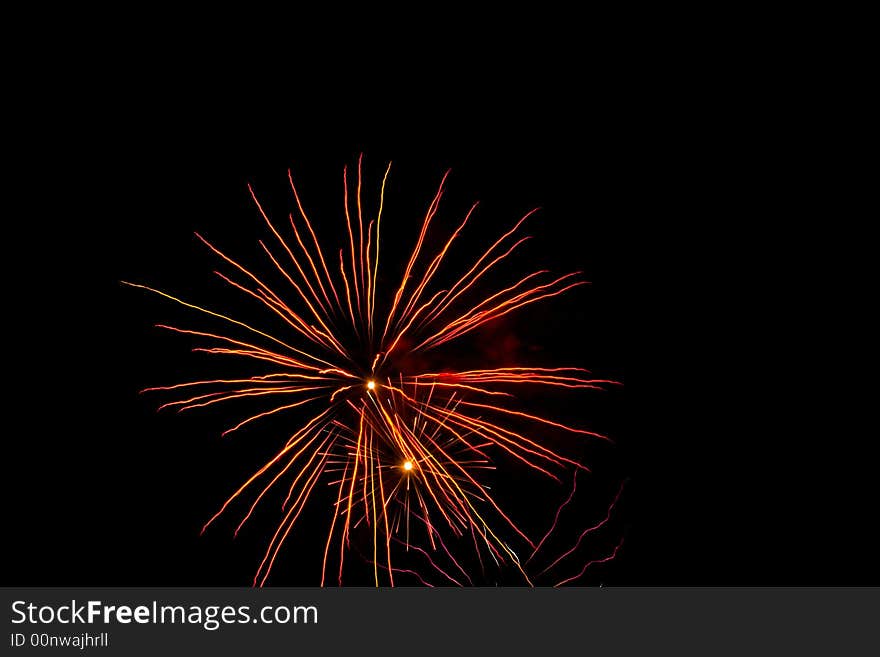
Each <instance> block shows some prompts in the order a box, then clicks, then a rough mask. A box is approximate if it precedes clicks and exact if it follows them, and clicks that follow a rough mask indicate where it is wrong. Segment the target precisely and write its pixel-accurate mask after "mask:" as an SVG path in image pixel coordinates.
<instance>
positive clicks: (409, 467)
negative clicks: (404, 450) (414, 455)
mask: <svg viewBox="0 0 880 657" xmlns="http://www.w3.org/2000/svg"><path fill="white" fill-rule="evenodd" d="M412 468H413V465H412V461H405V462H404V464H403V469H404V470H406V471H407V472H409V471H410V470H412Z"/></svg>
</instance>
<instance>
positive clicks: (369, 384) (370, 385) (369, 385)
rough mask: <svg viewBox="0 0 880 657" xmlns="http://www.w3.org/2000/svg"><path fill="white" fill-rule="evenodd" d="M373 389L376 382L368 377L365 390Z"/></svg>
mask: <svg viewBox="0 0 880 657" xmlns="http://www.w3.org/2000/svg"><path fill="white" fill-rule="evenodd" d="M375 389H376V382H375V381H373V379H370V380H369V381H367V390H375Z"/></svg>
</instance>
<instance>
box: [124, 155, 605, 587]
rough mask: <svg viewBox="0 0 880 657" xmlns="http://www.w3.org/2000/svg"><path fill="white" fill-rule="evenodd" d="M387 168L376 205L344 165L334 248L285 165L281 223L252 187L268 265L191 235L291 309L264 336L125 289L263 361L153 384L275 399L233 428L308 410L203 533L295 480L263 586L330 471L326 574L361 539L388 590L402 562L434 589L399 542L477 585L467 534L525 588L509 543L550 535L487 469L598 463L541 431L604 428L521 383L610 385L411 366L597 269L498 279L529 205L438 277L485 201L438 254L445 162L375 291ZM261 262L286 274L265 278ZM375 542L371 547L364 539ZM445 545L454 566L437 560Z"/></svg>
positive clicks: (191, 393)
mask: <svg viewBox="0 0 880 657" xmlns="http://www.w3.org/2000/svg"><path fill="white" fill-rule="evenodd" d="M390 170H391V165H390V164H389V165H388V167H387V168H386V169H385V173H384V176H383V178H382V184H381V187H380V190H379V194H378V199H377V202H376V203H374V205H373V209H370V208H368V207H366V206H365V204H364V203H363V202H362V184H361V181H362V158H361V159H359V160H358V165H357V173H356V179H355V180H354V181H350V180H349V177H350V176H349V172H348V169H347V168H345V169H344V170H343V187H344V199H343V200H344V209H345V233H344V235H345V238H346V239H345V240H344V246H343V248H340V249H338V251H335V250H334V251H328V250H325V248H324V246H322V244H321V243H320V241H319V240H318V237H317V235H316V232H315V230H314V228H313V224H312V222H311V220H310V219H309V216H308V214H307V213H306V210H305V208H304V206H303V203H302V201H301V199H300V195H299V193H298V191H297V188H296V186H295V184H294V181H293V177H292V175H290V173H289V172H288V174H289V181H290V188H291V190H292V192H293V198H294V200H295V204H296V209H297V214H296V215H294V214H293V213H291V214H290V215H289V216H288V217H287V221H285V222H284V223H283V224H282V223H279V222H277V221H273V219H271V218H270V216H269V214H268V213H267V212H266V211H265V210H264V208H263V206H262V205H261V203H260V200H259V199H258V197H257V195H256V193H255V192H254V190H253V189H252V188H251V187H250V186H249V191H250V194H251V196H252V198H253V201H254V203H255V205H256V208H257V210H258V212H259V214H260V216H261V218H262V221H263V222H264V223H265V225H266V227H267V229H268V234H269V235H270V236H271V241H269V243H268V244H267V243H265V242H263V241H260V247H261V248H262V250H263V252H264V254H265V262H264V264H263V268H262V269H261V270H258V271H259V275H258V273H254V272H255V271H257V270H252V269H249V268H246V267H245V266H244V265H242V264H241V263H239V262H238V261H236V260H234V259H233V258H232V257H230V256H229V255H227V254H226V253H224V252H222V251H221V250H220V249H218V248H217V247H215V246H214V245H213V244H212V243H210V242H209V241H208V240H206V239H205V238H203V237H202V236H201V235H198V234H197V237H198V238H199V239H200V240H201V241H202V242H203V243H204V244H205V246H207V248H209V249H210V250H211V251H212V252H213V253H214V254H215V255H216V256H217V257H218V258H219V259H220V261H221V262H222V263H223V264H224V269H225V271H223V272H221V271H217V272H215V273H216V274H217V276H219V277H220V278H221V279H222V281H223V282H224V283H225V284H226V285H228V286H229V287H231V288H234V290H235V292H236V293H238V294H240V295H243V296H246V297H249V298H250V299H251V300H253V302H255V303H256V304H259V306H260V307H261V308H262V309H263V310H264V311H265V312H266V313H268V314H270V315H271V316H273V317H274V318H275V320H276V321H278V320H280V321H281V322H282V323H283V325H284V327H285V330H284V332H283V333H279V332H278V331H277V330H274V331H273V332H271V333H270V332H269V331H268V330H263V329H264V328H265V327H262V328H261V327H257V326H253V325H251V324H249V323H245V322H243V321H240V320H239V319H236V318H233V317H232V316H230V315H228V314H225V313H221V312H218V311H216V310H213V309H209V308H206V307H202V306H200V305H196V304H194V303H191V302H190V301H188V300H184V299H181V298H179V297H176V296H173V295H171V294H167V293H165V292H162V291H160V290H156V289H154V288H151V287H148V286H145V285H139V284H135V283H126V284H127V285H131V286H133V287H137V288H142V289H144V290H148V291H150V292H153V293H155V294H158V295H161V296H163V297H165V298H167V299H170V300H171V301H174V302H176V303H178V304H181V305H183V306H185V307H187V308H189V309H191V310H194V311H197V312H198V313H201V314H204V315H208V316H211V317H213V318H214V319H215V320H220V321H221V322H222V323H223V324H224V325H225V326H226V327H227V330H224V331H222V332H216V333H215V332H207V331H203V330H196V329H192V328H183V327H177V326H169V325H164V324H162V325H158V326H159V327H160V328H163V329H166V330H168V331H172V332H175V333H178V334H184V335H188V336H193V337H195V338H198V339H201V340H204V343H203V344H204V346H199V347H197V348H196V349H195V351H201V352H205V353H208V354H212V355H218V356H226V357H236V358H243V359H247V360H249V361H251V362H257V363H259V364H260V365H261V367H262V368H263V369H262V371H261V372H260V373H259V374H255V375H254V376H250V377H246V378H218V379H208V380H198V381H188V382H184V383H177V384H174V385H167V386H160V387H153V388H148V389H147V391H150V392H157V393H165V394H168V395H170V396H171V399H170V401H167V402H165V403H164V404H162V405H161V406H160V407H159V408H160V409H163V408H173V409H177V410H178V411H188V410H193V409H200V408H206V407H211V406H214V405H217V404H225V403H227V402H233V401H235V400H242V399H249V398H255V399H256V400H257V401H260V402H264V404H265V405H264V409H263V410H261V411H260V412H258V413H255V414H252V415H248V416H246V417H240V416H239V417H238V418H236V419H237V421H236V422H235V423H234V424H232V425H231V426H229V427H228V428H227V429H226V431H224V435H226V434H230V433H233V432H236V431H238V430H240V429H241V428H242V427H245V426H246V425H250V424H251V423H256V422H259V421H260V420H262V419H264V418H267V417H269V416H276V415H279V414H282V413H287V412H290V417H292V418H294V419H296V425H295V426H296V428H295V430H294V431H293V432H292V433H291V434H290V435H289V436H288V438H287V440H286V441H284V443H283V445H282V446H281V447H280V449H279V450H278V451H277V453H276V454H275V455H274V457H273V458H271V459H270V460H269V461H268V462H267V463H266V464H265V465H264V466H263V467H261V468H260V469H259V470H258V471H257V472H255V473H254V474H253V475H252V476H251V477H249V478H248V479H247V480H246V481H245V482H244V483H243V484H242V485H241V486H240V487H239V488H238V489H237V490H236V491H235V492H234V493H233V494H232V495H231V496H230V497H229V498H228V499H227V500H226V502H225V503H224V504H223V505H222V506H221V508H220V509H219V510H218V511H217V513H216V514H215V515H214V516H213V517H212V518H210V519H209V520H208V522H207V523H206V524H205V526H204V528H203V530H202V531H203V532H204V531H205V530H206V529H207V528H208V527H209V526H210V525H211V524H212V523H213V522H214V521H215V520H217V519H218V518H219V517H220V516H221V515H223V514H224V513H225V512H227V511H228V510H229V508H230V506H231V505H233V503H242V502H244V500H245V496H246V495H250V497H249V498H248V499H249V503H247V502H244V511H243V513H242V516H241V520H240V522H239V523H238V526H237V527H236V529H235V533H236V534H237V533H238V532H239V530H240V529H241V528H242V526H243V525H244V524H245V523H246V522H247V521H248V520H249V519H250V517H251V516H252V514H253V512H254V510H255V509H256V508H257V506H258V505H259V504H260V502H261V501H262V500H263V499H264V497H265V496H266V495H267V493H269V492H270V491H272V490H275V489H279V488H280V489H281V490H282V493H283V492H284V489H286V491H287V492H286V496H285V498H284V502H283V505H282V517H281V520H280V522H279V523H278V526H277V528H276V531H275V532H274V534H273V536H272V538H271V540H270V541H269V544H268V546H267V549H266V552H265V554H264V557H263V559H262V562H261V563H260V565H259V568H258V569H257V573H256V575H255V578H254V584H255V585H260V586H262V585H263V584H265V583H266V581H267V579H268V577H269V574H270V572H271V570H272V566H273V564H274V563H275V561H276V559H277V557H278V555H279V554H280V552H281V549H282V547H283V545H284V543H285V541H286V540H288V538H289V537H290V535H291V531H292V529H293V527H294V525H295V524H296V522H297V520H298V519H299V517H300V515H301V514H302V512H303V510H304V509H305V508H306V506H307V504H308V503H309V500H310V499H311V498H312V497H313V492H314V491H315V489H316V487H317V485H318V484H319V482H324V483H325V484H329V485H330V486H332V487H333V491H334V495H333V496H334V498H335V503H334V504H333V505H332V508H331V514H330V523H329V531H328V534H327V536H326V542H325V543H324V545H325V547H324V551H323V563H322V568H321V584H322V585H323V584H325V583H328V582H332V583H339V584H342V582H343V574H344V570H345V564H346V554H347V553H349V552H351V551H353V550H354V551H356V552H357V553H358V554H359V555H361V556H362V557H363V558H365V559H366V560H367V562H368V563H369V564H370V566H371V568H372V571H373V579H374V582H375V584H376V585H379V584H390V585H393V584H394V578H395V574H399V573H407V574H411V575H412V576H414V577H416V578H417V579H418V580H419V581H421V582H423V583H426V584H427V583H429V582H428V581H427V580H426V579H425V576H424V575H423V574H422V573H421V572H419V571H418V570H416V569H409V568H400V567H397V566H395V561H396V555H397V554H398V553H400V552H401V551H402V552H404V553H406V554H410V555H411V554H417V555H420V557H421V558H423V562H424V564H425V566H424V567H425V568H426V569H427V570H428V571H431V572H433V573H435V574H438V573H439V574H440V575H441V576H442V578H443V579H444V581H445V582H446V583H447V584H448V583H454V584H472V583H473V580H472V578H471V576H470V574H469V573H468V572H467V569H466V568H464V567H462V566H461V565H460V563H459V561H458V560H457V559H456V558H455V556H454V550H451V549H449V548H448V547H447V543H448V540H447V541H444V537H446V538H447V539H449V538H450V537H451V538H452V539H454V540H455V541H456V543H460V542H461V541H462V539H467V540H469V541H470V543H471V544H472V545H473V549H474V553H475V555H476V557H477V559H478V560H479V562H480V564H481V566H482V565H483V563H484V560H485V561H491V562H494V563H495V564H498V565H500V564H503V563H508V564H512V565H513V566H514V567H515V569H516V570H517V571H518V572H520V573H521V575H522V577H523V578H524V580H525V581H526V582H528V583H531V579H530V578H529V575H528V574H527V570H526V568H525V567H524V564H523V562H522V560H521V559H520V558H519V556H518V554H517V552H516V551H515V550H514V549H513V548H512V547H511V545H512V543H513V542H517V543H519V544H521V545H522V546H524V549H525V550H527V554H531V555H532V556H534V554H535V553H536V552H537V551H538V550H539V549H540V548H541V546H542V544H543V543H544V540H546V538H547V536H545V537H544V539H542V540H540V541H537V542H536V541H534V540H533V539H532V538H530V537H529V536H527V534H526V533H525V532H524V531H523V530H522V529H521V528H520V527H518V526H517V524H516V523H515V522H514V520H513V519H512V518H511V517H510V515H509V514H508V513H507V512H505V511H504V510H503V509H502V508H501V506H500V505H499V504H498V503H497V502H496V500H495V499H494V497H493V496H492V495H491V494H490V491H489V489H488V487H487V486H486V485H485V484H484V483H482V480H483V475H484V474H485V473H486V471H487V470H491V469H492V468H494V467H496V463H498V462H499V461H498V456H503V457H505V458H508V459H513V460H516V461H519V462H521V463H522V464H524V465H525V466H527V467H528V469H530V470H532V471H534V472H536V473H538V474H540V475H543V476H546V477H551V478H553V479H556V480H560V478H561V475H562V474H563V473H564V472H566V471H571V470H572V469H573V470H574V471H575V473H576V472H577V470H586V466H584V465H583V464H581V463H580V462H579V461H578V460H576V459H573V458H571V457H570V456H567V455H565V454H563V453H560V451H558V450H556V449H551V448H550V447H548V446H547V444H546V441H544V440H542V438H541V436H542V435H543V433H544V432H545V431H554V432H561V433H565V434H571V435H572V436H573V437H575V438H583V437H586V438H600V439H604V436H601V435H600V434H598V433H595V432H592V431H589V430H587V429H584V428H579V427H573V426H569V425H567V424H563V423H561V422H557V421H555V420H554V419H552V418H549V417H544V416H541V415H536V414H533V413H531V412H527V411H526V410H523V409H521V408H520V407H519V405H518V397H517V394H516V393H517V390H518V389H521V388H524V387H532V388H534V387H541V388H566V389H601V388H603V387H604V386H606V385H609V384H613V383H614V382H613V381H608V380H602V379H594V378H592V377H591V376H590V373H589V372H588V371H586V370H583V369H580V368H574V367H553V368H542V367H525V366H522V367H518V366H509V367H498V368H490V369H467V370H460V371H442V372H431V371H412V369H411V368H410V366H402V365H401V363H407V362H413V359H412V356H413V355H415V354H419V353H422V352H428V351H430V350H432V349H436V348H438V347H440V346H441V345H444V344H447V343H450V342H452V341H454V340H458V339H460V338H462V337H463V336H465V335H467V334H469V333H471V332H473V331H474V330H476V329H477V328H479V327H480V326H483V325H484V324H486V323H488V322H492V321H494V320H497V319H498V318H500V317H503V316H505V315H507V314H508V313H511V312H514V311H516V310H518V309H520V308H523V307H525V306H528V305H530V304H533V303H536V302H538V301H542V300H544V299H548V298H550V297H555V296H557V295H560V294H562V293H564V292H566V291H567V290H570V289H572V288H574V287H576V286H579V285H584V284H585V281H583V280H582V279H581V278H580V273H579V272H576V273H569V274H565V275H562V276H553V275H551V274H550V273H549V272H548V271H546V270H539V271H534V272H530V273H527V274H526V275H521V276H519V277H513V280H512V281H511V282H510V284H508V285H507V286H505V287H500V288H486V283H485V281H486V279H487V274H488V273H489V272H490V271H492V270H494V269H496V268H497V267H498V265H499V264H500V263H502V262H503V261H504V260H505V259H506V258H508V257H509V256H510V255H511V254H512V253H513V252H514V251H516V250H517V249H518V248H519V247H520V246H521V245H522V244H523V243H524V242H525V241H526V240H527V239H529V237H528V236H521V235H520V229H521V227H522V225H523V224H524V222H526V220H527V219H528V218H529V217H530V216H532V215H533V214H534V212H535V210H532V211H531V212H529V213H527V214H526V215H525V216H523V217H522V218H520V219H519V220H518V221H517V222H516V223H515V224H514V225H513V226H512V227H511V228H510V229H509V230H508V231H507V232H505V233H503V234H502V235H500V236H499V237H498V239H497V240H495V241H494V242H492V243H491V244H490V245H489V246H488V248H487V249H486V250H485V251H484V252H483V253H482V254H481V255H480V256H479V257H478V258H476V259H475V260H474V261H473V262H472V264H471V265H470V266H469V267H468V268H466V269H465V271H464V273H463V274H462V275H460V276H459V277H458V278H457V279H456V280H455V281H454V282H453V283H452V284H451V285H449V286H447V287H445V288H444V289H435V287H436V286H435V285H432V283H433V282H434V279H435V276H436V274H437V272H438V271H439V270H441V268H442V267H444V266H445V265H446V264H447V255H448V253H449V252H450V250H451V249H452V247H453V246H454V243H455V242H456V240H457V239H458V238H459V236H460V234H461V232H462V230H463V229H464V227H465V225H466V224H467V223H468V221H469V220H470V219H471V218H472V216H473V214H474V212H475V210H476V208H477V204H474V205H473V206H471V207H470V209H469V210H468V212H467V213H466V214H465V216H464V218H463V220H462V221H461V223H460V224H459V225H458V227H457V228H456V229H455V230H454V231H453V232H452V233H451V235H449V236H448V237H447V238H446V240H445V241H443V242H442V246H441V247H440V248H439V249H438V250H436V252H433V253H426V251H427V247H426V241H427V240H426V236H427V235H428V231H429V228H430V226H431V224H432V221H433V220H434V218H435V217H436V215H437V212H438V208H439V206H440V202H441V199H442V197H443V195H444V188H445V183H446V178H447V176H448V172H447V174H446V175H444V176H443V179H442V180H441V182H440V185H439V188H438V190H437V193H436V194H435V195H434V197H433V199H432V200H431V202H430V203H429V205H428V208H427V210H426V212H425V215H424V217H423V219H422V221H421V229H420V231H419V235H418V238H417V240H416V243H415V245H414V247H413V249H412V251H411V252H410V254H409V256H408V259H407V262H406V266H405V268H404V272H403V276H402V278H401V280H400V283H399V284H398V285H396V286H395V287H394V288H392V289H391V290H388V291H379V290H378V287H379V286H378V281H379V272H380V255H381V250H380V240H381V233H382V230H383V228H384V227H383V222H382V213H383V209H384V204H385V187H386V182H387V180H388V176H389V173H390ZM267 272H268V275H271V276H273V278H274V279H275V281H274V282H272V283H271V284H270V282H268V280H269V279H268V275H267ZM279 283H280V285H279ZM303 418H305V420H303ZM522 427H531V428H530V429H523V428H522ZM536 434H537V435H536ZM560 510H561V509H560ZM557 519H558V513H557ZM554 526H555V522H554ZM551 531H552V527H551ZM548 534H549V532H548ZM364 535H366V536H367V539H366V541H365V540H363V536H364ZM585 535H586V534H584V535H582V536H581V539H582V538H583V536H585ZM300 540H302V539H300ZM365 543H366V544H367V549H362V547H363V546H364V544H365ZM579 543H580V539H579ZM579 543H578V544H579ZM438 554H440V555H443V557H444V563H445V564H450V567H443V566H441V565H440V564H439V563H438V559H436V558H435V555H438ZM563 556H565V555H563ZM551 565H554V564H551ZM548 568H549V567H548ZM545 570H546V569H545Z"/></svg>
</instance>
